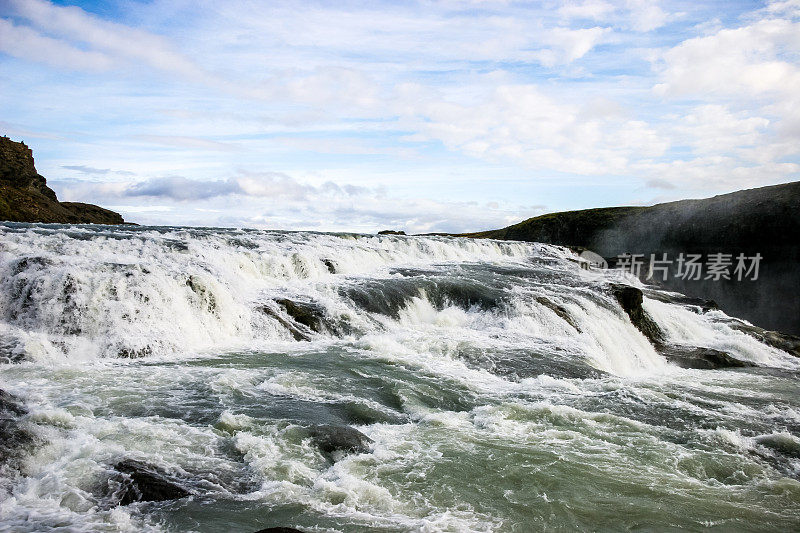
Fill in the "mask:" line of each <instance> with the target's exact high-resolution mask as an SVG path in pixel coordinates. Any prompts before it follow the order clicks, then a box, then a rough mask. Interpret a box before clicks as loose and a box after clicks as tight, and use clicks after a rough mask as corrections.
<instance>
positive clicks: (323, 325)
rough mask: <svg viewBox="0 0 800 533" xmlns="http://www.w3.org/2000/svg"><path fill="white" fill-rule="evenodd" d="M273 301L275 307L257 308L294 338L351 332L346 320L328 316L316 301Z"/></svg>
mask: <svg viewBox="0 0 800 533" xmlns="http://www.w3.org/2000/svg"><path fill="white" fill-rule="evenodd" d="M274 302H275V304H277V309H276V308H275V307H273V306H271V305H262V306H261V307H259V308H258V309H259V311H261V312H262V313H264V314H266V315H268V316H271V317H272V318H274V319H275V320H277V321H278V322H279V323H280V324H281V325H282V326H283V327H284V328H286V329H287V330H289V332H290V333H291V334H292V336H293V337H294V338H295V340H298V341H308V340H311V337H312V335H313V334H314V333H331V334H333V335H345V334H348V333H350V332H352V330H351V328H350V327H349V325H348V323H347V321H346V320H334V319H332V318H330V317H328V316H327V315H326V314H325V308H324V307H323V306H322V305H320V304H318V303H316V302H303V301H299V300H290V299H288V298H276V299H275V300H274ZM284 315H285V316H284ZM287 316H288V319H287V318H286V317H287Z"/></svg>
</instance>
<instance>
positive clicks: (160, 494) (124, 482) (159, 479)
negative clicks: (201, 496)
mask: <svg viewBox="0 0 800 533" xmlns="http://www.w3.org/2000/svg"><path fill="white" fill-rule="evenodd" d="M114 470H116V471H117V472H118V473H119V475H118V476H116V477H113V478H112V479H111V480H109V483H114V484H115V485H116V484H118V486H117V487H116V488H115V490H114V493H115V496H116V497H117V498H119V503H120V505H128V504H131V503H134V502H161V501H167V500H177V499H180V498H184V497H186V496H189V495H190V494H191V493H190V492H189V491H187V490H186V489H184V488H183V487H181V486H180V485H178V484H177V483H176V482H175V481H174V480H173V479H172V477H171V476H170V475H169V474H168V473H166V472H164V471H163V470H161V469H160V468H158V467H156V466H153V465H149V464H146V463H142V462H139V461H134V460H133V459H126V460H124V461H121V462H119V463H117V464H116V465H114Z"/></svg>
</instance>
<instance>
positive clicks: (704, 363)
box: [656, 344, 756, 370]
mask: <svg viewBox="0 0 800 533" xmlns="http://www.w3.org/2000/svg"><path fill="white" fill-rule="evenodd" d="M656 349H657V350H658V352H659V353H660V354H661V355H663V356H664V357H665V358H666V359H667V360H668V361H670V362H671V363H673V364H675V365H677V366H679V367H681V368H698V369H705V370H714V369H718V368H743V367H752V366H756V365H755V364H753V363H751V362H749V361H742V360H740V359H736V358H735V357H733V356H732V355H730V354H728V353H725V352H722V351H720V350H713V349H711V348H699V347H694V346H675V345H672V346H670V345H666V344H660V345H658V346H656Z"/></svg>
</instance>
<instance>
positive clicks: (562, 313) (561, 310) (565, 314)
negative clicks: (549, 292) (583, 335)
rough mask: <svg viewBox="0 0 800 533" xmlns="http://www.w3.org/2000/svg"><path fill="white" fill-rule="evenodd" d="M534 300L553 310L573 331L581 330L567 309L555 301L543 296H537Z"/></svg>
mask: <svg viewBox="0 0 800 533" xmlns="http://www.w3.org/2000/svg"><path fill="white" fill-rule="evenodd" d="M536 301H537V302H539V303H540V304H542V305H543V306H545V307H547V308H548V309H550V310H551V311H553V312H554V313H555V314H557V315H558V316H559V317H561V319H563V320H564V321H565V322H566V323H567V324H569V325H570V326H572V327H573V328H575V331H577V332H578V333H580V332H581V328H579V327H578V325H577V324H576V323H575V320H573V318H572V316H570V314H569V311H567V309H566V307H564V306H562V305H558V304H557V303H555V302H553V301H551V300H550V299H548V298H546V297H544V296H537V297H536Z"/></svg>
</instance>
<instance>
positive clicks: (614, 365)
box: [0, 224, 800, 532]
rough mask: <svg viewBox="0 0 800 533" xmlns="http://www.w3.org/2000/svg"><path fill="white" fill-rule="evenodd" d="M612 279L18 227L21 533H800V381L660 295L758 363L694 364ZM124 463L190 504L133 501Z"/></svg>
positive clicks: (271, 237) (8, 259) (7, 240)
mask: <svg viewBox="0 0 800 533" xmlns="http://www.w3.org/2000/svg"><path fill="white" fill-rule="evenodd" d="M610 281H618V280H612V279H611V276H610V275H609V274H605V273H603V272H588V273H587V272H586V271H584V270H582V269H581V268H580V266H579V263H578V258H577V256H575V255H574V254H573V253H572V252H570V251H568V250H565V249H563V248H559V247H553V246H547V245H540V244H523V243H514V242H497V241H489V240H470V239H454V238H446V237H404V236H380V237H377V236H364V235H347V234H338V235H337V234H317V233H287V232H266V231H254V230H225V229H187V228H148V227H130V228H110V227H100V226H96V227H95V226H73V227H60V226H52V225H51V226H43V225H24V224H7V225H5V226H0V339H1V340H0V358H2V360H3V361H4V363H2V377H0V389H2V390H4V391H6V392H7V393H10V394H11V395H13V396H14V397H15V398H18V399H22V400H21V401H24V404H25V405H24V409H22V410H18V411H19V412H15V413H16V414H14V413H12V415H14V416H11V415H8V417H9V420H10V419H13V420H14V424H17V425H20V427H22V428H23V429H21V430H19V431H23V430H24V435H25V436H26V439H23V440H24V441H25V444H24V446H23V448H24V450H22V451H21V452H20V453H19V454H16V455H15V461H13V464H12V462H9V464H7V465H5V466H4V467H3V470H1V471H0V474H1V475H2V476H3V478H4V480H3V482H2V484H1V485H0V491H1V492H2V495H0V498H2V502H0V530H2V529H3V528H6V529H10V530H13V531H38V530H44V529H48V528H56V527H63V528H66V530H75V531H87V530H96V531H114V530H131V531H139V530H154V531H160V530H167V531H185V530H196V531H255V530H257V529H260V528H263V527H267V526H271V525H284V526H287V525H291V526H294V527H298V528H300V529H309V528H312V527H317V528H318V529H316V530H319V531H348V532H349V531H375V530H378V531H531V530H541V529H567V530H573V529H576V530H595V529H606V528H615V529H629V528H644V529H652V528H656V529H659V528H681V527H686V528H690V529H702V528H707V527H709V528H712V527H715V526H718V527H721V528H723V529H736V530H748V529H750V530H761V529H774V528H778V529H785V530H789V529H796V528H797V527H798V526H800V482H798V476H799V475H800V438H798V434H799V433H798V431H800V399H798V398H800V396H798V392H800V385H799V384H798V381H797V370H798V368H800V364H798V362H800V360H798V359H797V358H796V357H793V356H792V355H790V354H788V353H786V352H783V351H781V350H779V349H778V348H775V347H773V346H768V345H766V344H763V343H762V342H760V341H759V340H758V339H757V338H756V337H754V336H751V335H748V334H747V333H746V332H744V331H741V330H740V329H737V328H736V327H734V326H733V322H734V321H733V320H732V319H730V318H729V317H726V316H725V315H724V314H723V313H721V312H719V311H709V312H699V311H698V309H694V308H692V307H691V306H686V305H678V304H674V303H665V301H658V300H656V299H650V298H645V301H644V309H645V311H646V312H647V313H648V314H649V315H650V316H651V317H652V319H653V320H654V321H655V322H656V324H658V326H659V327H660V328H661V330H662V331H663V333H664V337H665V339H666V340H665V342H666V343H668V344H670V345H674V346H689V347H703V348H709V349H713V350H721V351H724V352H725V353H727V354H729V355H730V356H732V357H733V358H735V359H736V360H738V361H741V362H743V363H744V364H753V365H756V366H752V367H748V366H745V367H741V368H735V369H728V370H691V369H682V368H678V367H677V366H675V365H673V364H671V363H670V361H669V360H668V359H665V358H664V357H663V356H662V354H661V352H660V350H659V349H658V346H657V345H656V344H654V343H653V342H652V340H651V339H648V338H647V337H646V336H645V335H644V334H642V333H641V332H640V331H639V329H637V327H636V326H634V324H632V323H631V320H630V319H629V318H628V316H627V315H626V313H625V311H624V310H623V309H622V308H621V307H620V305H619V304H618V303H617V301H616V300H615V298H614V296H613V295H612V293H611V290H610V287H611V285H610ZM626 282H627V283H629V284H636V283H637V282H636V281H635V280H632V279H629V280H626ZM667 301H668V300H667ZM0 407H2V406H0ZM8 412H10V411H8ZM20 413H22V414H20ZM320 425H326V426H329V425H335V426H342V427H345V426H351V427H356V428H357V429H358V430H359V431H361V432H362V433H363V434H364V435H366V436H367V437H368V438H369V439H371V441H372V442H371V443H370V444H369V449H368V450H359V451H356V452H353V453H348V454H345V455H343V456H336V457H335V458H334V459H332V458H331V457H330V456H328V455H326V453H324V450H322V451H321V450H320V448H319V446H316V445H315V443H314V439H313V438H310V437H309V433H308V432H306V431H305V430H306V429H307V428H309V427H317V426H320ZM15 427H16V426H15ZM0 452H2V448H0ZM0 455H2V453H0ZM17 455H18V456H19V457H17ZM124 460H134V461H139V462H141V463H142V464H147V465H152V466H154V467H157V468H158V469H160V471H164V472H169V473H170V475H171V476H172V477H173V479H174V480H176V483H178V484H180V485H181V486H182V487H184V488H185V489H186V490H187V491H188V492H189V493H190V496H188V497H183V498H178V499H174V500H169V501H161V502H145V501H141V502H135V503H132V504H129V505H119V504H120V501H119V498H117V499H115V493H114V492H113V491H109V489H108V487H109V484H110V483H111V481H109V480H113V479H115V478H114V475H116V474H115V465H117V464H118V463H119V462H120V461H124ZM117 469H118V468H117ZM117 496H118V494H117Z"/></svg>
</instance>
